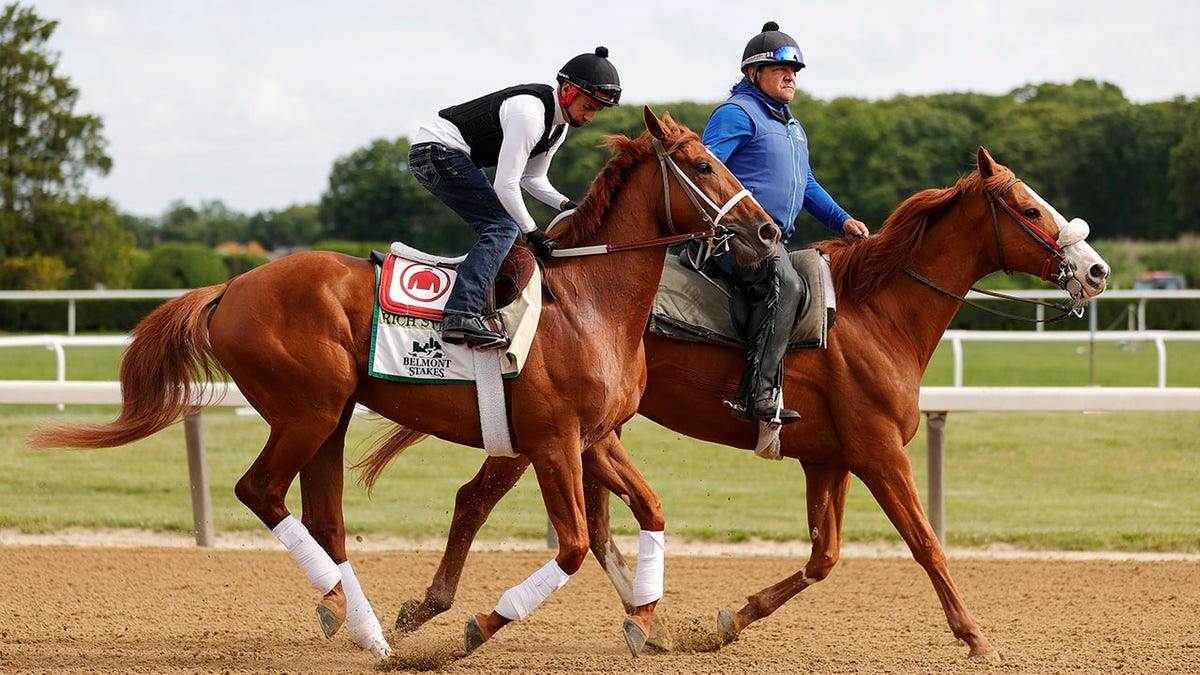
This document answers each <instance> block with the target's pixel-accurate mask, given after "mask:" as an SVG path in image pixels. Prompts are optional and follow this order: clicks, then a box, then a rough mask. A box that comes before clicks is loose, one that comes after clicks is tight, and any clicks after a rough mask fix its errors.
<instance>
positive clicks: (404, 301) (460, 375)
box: [368, 246, 541, 384]
mask: <svg viewBox="0 0 1200 675" xmlns="http://www.w3.org/2000/svg"><path fill="white" fill-rule="evenodd" d="M405 249H407V250H405ZM392 250H393V253H391V254H389V255H388V256H387V257H386V258H385V260H384V263H383V265H381V266H380V267H379V269H378V271H377V275H378V293H377V294H376V302H375V313H374V325H373V327H372V331H371V358H370V363H369V364H368V372H369V373H370V374H371V375H372V376H374V377H382V378H384V379H389V380H401V381H405V382H422V383H428V384H451V383H453V384H470V383H473V382H475V381H476V379H477V376H478V373H477V368H478V367H479V365H478V364H479V359H480V357H481V355H482V354H487V355H489V356H488V357H487V358H489V359H495V358H499V360H500V372H501V375H502V376H503V377H505V378H508V377H515V376H516V375H517V374H518V373H519V372H520V370H521V366H522V365H524V362H525V357H526V356H527V355H528V353H529V346H530V344H531V343H532V342H533V335H534V333H535V332H536V331H537V322H538V318H539V317H540V315H541V280H540V278H538V279H535V280H534V281H533V282H531V283H530V284H529V285H528V286H527V287H526V288H525V291H524V292H523V293H522V294H521V296H520V297H519V298H517V300H516V301H515V302H513V303H511V304H510V305H509V306H508V307H505V308H504V309H502V310H501V311H500V312H499V315H498V317H497V321H495V322H494V324H493V327H495V328H497V329H499V330H501V331H505V332H506V333H507V334H508V336H509V340H510V344H509V346H508V347H507V348H506V349H504V350H499V351H495V352H482V353H481V352H476V351H474V350H473V349H471V348H470V347H468V346H466V345H452V344H446V343H444V342H442V336H441V333H442V311H443V310H444V309H445V306H446V298H447V297H448V296H449V295H450V288H451V287H452V286H453V284H454V280H455V278H456V276H457V270H456V269H455V267H454V265H456V264H457V263H458V262H461V260H462V258H437V257H435V256H430V255H428V254H425V253H422V252H420V251H414V250H413V249H408V248H407V247H403V248H402V250H401V251H399V252H400V253H402V254H405V255H396V252H397V251H396V247H395V246H393V249H392ZM409 251H413V253H411V254H410V253H408V252H409ZM538 274H540V271H538ZM488 365H489V366H490V365H491V364H488ZM489 370H490V368H489Z"/></svg>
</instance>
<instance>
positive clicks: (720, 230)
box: [546, 138, 750, 258]
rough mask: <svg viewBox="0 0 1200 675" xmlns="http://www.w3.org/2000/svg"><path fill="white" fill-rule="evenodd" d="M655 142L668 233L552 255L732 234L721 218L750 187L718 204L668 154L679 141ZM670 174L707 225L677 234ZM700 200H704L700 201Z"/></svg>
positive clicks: (599, 252) (747, 194)
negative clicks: (640, 239)
mask: <svg viewBox="0 0 1200 675" xmlns="http://www.w3.org/2000/svg"><path fill="white" fill-rule="evenodd" d="M650 142H651V143H652V144H653V145H654V153H655V154H656V155H657V156H658V164H659V166H660V167H661V168H662V177H663V199H664V202H665V205H666V213H667V228H668V229H669V230H670V231H671V236H670V237H659V238H657V239H648V240H646V241H638V242H632V243H629V244H598V245H596V246H578V247H575V248H560V249H557V250H555V251H551V252H550V256H551V257H553V258H570V257H577V256H585V255H603V254H605V253H617V252H620V251H632V250H635V249H640V248H650V247H653V246H670V245H671V244H677V243H679V242H682V241H691V240H693V239H712V238H717V239H718V245H719V244H720V243H721V242H724V241H726V240H728V239H729V238H730V237H732V236H733V233H732V232H730V231H729V229H728V228H726V227H725V226H724V225H721V219H722V218H724V217H725V215H726V214H728V213H729V212H730V211H731V210H733V207H734V206H736V205H737V204H738V202H740V201H742V200H743V199H745V198H746V197H750V191H749V190H747V189H746V188H742V190H741V191H740V192H738V193H737V194H735V195H733V196H732V197H730V198H729V200H728V201H726V202H725V204H724V205H723V206H717V204H716V202H714V201H713V200H711V199H709V197H708V195H706V194H704V191H703V190H701V189H700V188H699V187H698V186H697V185H696V184H695V183H693V182H692V179H690V178H688V177H687V174H685V173H684V172H683V169H680V168H679V165H678V164H676V163H675V160H674V159H672V158H671V154H672V153H674V152H675V151H676V150H678V149H679V145H680V143H681V141H678V142H676V143H675V144H674V145H672V146H671V147H670V148H669V149H668V148H664V147H663V144H662V141H660V140H658V139H657V138H652V139H650ZM670 176H674V177H675V179H676V180H677V181H678V182H679V186H680V187H681V188H683V193H684V194H685V195H687V197H688V200H690V201H691V202H692V206H695V207H696V211H697V212H698V213H699V214H700V219H701V220H702V221H703V222H704V223H706V224H707V225H708V226H709V228H708V229H707V230H704V231H702V232H688V233H685V234H679V233H678V231H677V230H676V229H675V222H674V220H673V219H672V218H671V180H670ZM701 201H703V202H704V203H703V204H701ZM706 206H707V209H706V208H705V207H706ZM709 209H711V210H712V212H713V216H709ZM571 213H572V211H564V212H562V213H560V214H559V215H558V217H556V218H555V219H554V220H553V221H552V222H551V223H550V225H549V227H547V228H546V230H547V231H549V230H550V229H552V228H553V227H554V226H555V225H557V224H558V223H559V221H561V220H563V219H564V218H566V217H569V215H570V214H571Z"/></svg>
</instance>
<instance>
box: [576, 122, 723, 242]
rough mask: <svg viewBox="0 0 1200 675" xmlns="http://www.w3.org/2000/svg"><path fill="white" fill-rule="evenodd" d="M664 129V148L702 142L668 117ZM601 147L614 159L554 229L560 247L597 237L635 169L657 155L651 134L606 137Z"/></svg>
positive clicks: (646, 132)
mask: <svg viewBox="0 0 1200 675" xmlns="http://www.w3.org/2000/svg"><path fill="white" fill-rule="evenodd" d="M663 128H664V129H665V130H666V131H667V138H666V139H665V140H664V141H663V145H665V146H666V147H668V148H670V147H672V146H673V145H676V144H679V143H682V142H686V141H689V140H697V141H699V140H700V137H699V136H698V135H697V134H696V133H695V132H694V131H692V130H690V129H688V128H687V127H683V126H679V125H677V124H675V123H674V122H673V121H671V119H670V116H669V115H667V116H665V117H664V119H663ZM602 147H607V148H608V149H609V151H610V152H612V153H613V156H612V157H611V158H609V160H608V162H607V163H606V164H605V165H604V168H603V169H601V170H600V173H599V175H597V176H596V179H595V180H593V181H592V185H591V187H590V188H589V189H588V193H587V195H586V196H585V197H584V198H583V201H581V202H580V203H579V208H577V209H575V213H574V214H573V215H572V216H571V218H570V219H568V220H565V221H564V222H562V223H561V224H560V225H558V226H556V227H555V228H554V238H555V240H556V241H557V242H558V245H559V246H563V247H568V246H576V245H578V244H580V243H581V242H583V241H584V240H586V239H587V238H588V237H590V236H591V235H592V234H594V233H595V231H596V228H597V227H599V226H600V221H601V220H602V219H603V217H604V214H605V213H606V212H607V211H608V209H609V207H610V206H612V202H613V199H615V198H616V196H617V193H618V192H619V191H620V189H621V186H622V185H624V184H625V180H626V178H628V176H629V174H630V173H631V172H632V171H633V169H634V167H636V166H637V165H638V164H639V163H641V161H642V160H644V159H646V158H647V157H652V156H653V155H654V146H653V144H652V143H651V142H650V132H649V131H644V132H642V135H641V136H638V137H637V138H632V139H631V138H629V137H627V136H622V135H619V134H618V135H612V136H606V137H605V138H604V143H603V144H602Z"/></svg>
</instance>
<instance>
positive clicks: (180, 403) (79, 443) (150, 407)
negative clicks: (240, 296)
mask: <svg viewBox="0 0 1200 675" xmlns="http://www.w3.org/2000/svg"><path fill="white" fill-rule="evenodd" d="M227 285H228V284H220V285H217V286H208V287H206V288H198V289H196V290H194V291H191V292H189V293H186V294H184V295H181V296H179V297H178V298H175V299H173V300H171V301H169V302H167V303H165V304H163V305H161V306H159V307H158V309H155V310H154V311H153V312H151V313H150V314H149V315H148V316H146V318H144V319H142V321H141V322H140V323H138V325H137V327H136V328H134V329H133V333H132V336H133V343H132V344H130V346H129V349H127V350H126V351H125V356H124V358H122V359H121V414H120V415H119V416H118V417H117V419H116V420H114V421H113V422H111V423H109V424H79V425H68V424H59V425H51V426H47V427H43V428H41V429H37V430H35V431H33V432H32V433H30V434H29V436H28V437H27V439H26V440H27V442H28V443H29V445H30V447H33V448H111V447H115V446H118V445H125V444H126V443H132V442H133V441H136V440H140V439H143V438H145V437H147V436H149V435H151V434H153V433H155V432H157V431H161V430H162V429H164V428H166V427H168V426H170V425H172V424H174V423H175V422H177V421H179V419H180V418H181V417H183V416H184V415H185V414H186V413H187V412H189V411H190V410H192V409H194V408H196V407H200V406H203V405H204V404H205V401H203V400H202V399H201V395H202V394H203V390H204V388H205V383H206V382H207V381H208V380H210V379H212V378H213V376H214V375H221V374H222V373H224V369H223V368H222V367H221V364H220V363H219V362H218V361H217V358H216V356H215V355H214V354H213V352H212V346H211V345H210V344H209V341H208V316H209V312H210V311H211V310H212V309H213V308H214V307H216V306H217V303H218V302H220V300H221V296H222V295H224V293H225V288H226V286H227Z"/></svg>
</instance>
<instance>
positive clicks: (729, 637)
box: [717, 609, 741, 645]
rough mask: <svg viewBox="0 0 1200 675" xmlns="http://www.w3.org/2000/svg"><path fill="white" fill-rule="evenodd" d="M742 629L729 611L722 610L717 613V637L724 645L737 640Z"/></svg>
mask: <svg viewBox="0 0 1200 675" xmlns="http://www.w3.org/2000/svg"><path fill="white" fill-rule="evenodd" d="M739 632H741V629H740V628H738V626H737V622H735V621H734V620H733V615H732V614H730V613H729V611H728V610H725V609H723V610H721V611H720V612H718V613H717V637H719V638H720V639H721V644H722V645H727V644H729V643H730V642H733V641H734V640H736V639H737V636H738V633H739Z"/></svg>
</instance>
